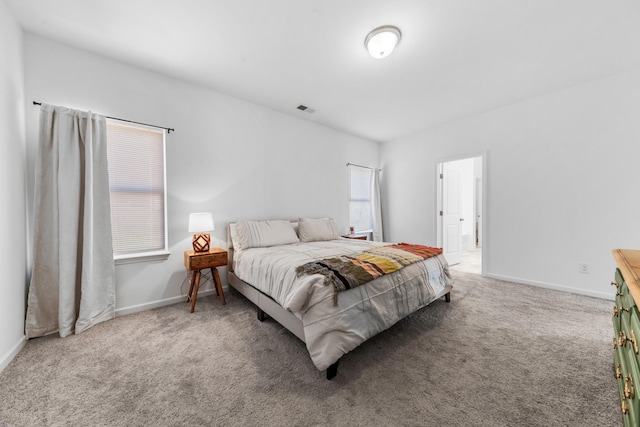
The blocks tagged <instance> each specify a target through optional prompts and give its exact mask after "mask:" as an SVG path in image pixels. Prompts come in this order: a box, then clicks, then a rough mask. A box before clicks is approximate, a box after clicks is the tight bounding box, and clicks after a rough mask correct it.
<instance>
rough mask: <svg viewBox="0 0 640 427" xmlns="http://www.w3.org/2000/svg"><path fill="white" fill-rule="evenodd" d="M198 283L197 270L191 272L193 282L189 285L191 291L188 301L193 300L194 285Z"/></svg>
mask: <svg viewBox="0 0 640 427" xmlns="http://www.w3.org/2000/svg"><path fill="white" fill-rule="evenodd" d="M195 283H196V272H195V271H192V272H191V284H190V285H189V293H188V294H187V302H189V301H191V294H192V293H193V285H194V284H195Z"/></svg>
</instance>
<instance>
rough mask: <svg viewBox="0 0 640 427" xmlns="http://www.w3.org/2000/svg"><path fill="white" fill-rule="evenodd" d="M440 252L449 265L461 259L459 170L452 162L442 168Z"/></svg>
mask: <svg viewBox="0 0 640 427" xmlns="http://www.w3.org/2000/svg"><path fill="white" fill-rule="evenodd" d="M441 182H442V252H443V254H444V256H445V258H446V259H447V262H448V263H449V265H454V264H458V263H460V261H461V259H462V225H461V224H460V222H461V221H462V217H461V212H460V170H458V169H457V165H456V164H455V163H454V162H449V163H444V164H443V167H442V180H441Z"/></svg>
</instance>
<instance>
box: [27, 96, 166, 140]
mask: <svg viewBox="0 0 640 427" xmlns="http://www.w3.org/2000/svg"><path fill="white" fill-rule="evenodd" d="M33 105H42V102H38V101H33ZM105 117H106V118H107V119H111V120H119V121H121V122H127V123H135V124H137V125H144V126H151V127H154V128H158V129H165V130H166V131H167V133H171V132H175V131H176V130H175V129H174V128H167V127H164V126H156V125H150V124H149V123H141V122H134V121H133V120H126V119H119V118H117V117H110V116H105Z"/></svg>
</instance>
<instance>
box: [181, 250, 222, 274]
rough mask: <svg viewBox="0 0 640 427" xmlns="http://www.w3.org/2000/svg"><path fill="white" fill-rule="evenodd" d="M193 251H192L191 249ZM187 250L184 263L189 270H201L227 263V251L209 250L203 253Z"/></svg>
mask: <svg viewBox="0 0 640 427" xmlns="http://www.w3.org/2000/svg"><path fill="white" fill-rule="evenodd" d="M189 252H191V251H189ZM189 252H185V254H184V265H185V267H187V270H201V269H203V268H214V267H222V266H224V265H227V262H228V261H227V252H226V251H219V252H218V251H216V252H213V251H209V252H208V253H203V254H194V253H189Z"/></svg>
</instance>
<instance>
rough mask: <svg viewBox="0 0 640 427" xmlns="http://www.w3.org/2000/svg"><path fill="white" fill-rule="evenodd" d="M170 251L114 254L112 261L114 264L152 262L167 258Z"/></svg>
mask: <svg viewBox="0 0 640 427" xmlns="http://www.w3.org/2000/svg"><path fill="white" fill-rule="evenodd" d="M169 255H171V252H169V251H162V252H146V253H142V254H134V255H116V256H114V257H113V261H114V262H115V264H116V265H120V264H134V263H138V262H152V261H165V260H167V259H169Z"/></svg>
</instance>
